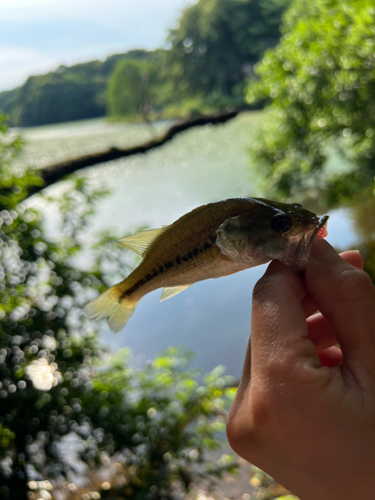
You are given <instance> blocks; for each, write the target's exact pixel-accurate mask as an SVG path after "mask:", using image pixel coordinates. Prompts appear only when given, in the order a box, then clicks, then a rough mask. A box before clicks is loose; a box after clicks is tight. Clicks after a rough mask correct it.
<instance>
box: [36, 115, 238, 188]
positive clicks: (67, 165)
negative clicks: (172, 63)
mask: <svg viewBox="0 0 375 500" xmlns="http://www.w3.org/2000/svg"><path fill="white" fill-rule="evenodd" d="M238 113H239V111H237V110H234V111H228V112H225V113H219V114H212V115H203V116H199V117H197V118H190V119H188V120H185V121H183V122H181V123H177V124H176V125H173V126H172V127H171V128H170V129H168V130H167V131H166V132H165V134H163V135H162V136H161V137H158V138H156V139H152V140H151V141H148V142H145V143H144V144H140V145H138V146H134V147H131V148H126V149H119V148H110V149H108V150H107V151H103V152H100V153H94V154H91V155H86V156H80V157H78V158H73V159H72V160H67V161H64V162H62V163H57V164H55V165H49V166H48V167H44V168H42V169H41V170H40V176H41V177H42V179H43V181H44V183H43V185H42V186H35V187H34V188H33V189H32V190H30V192H29V196H31V195H33V194H36V193H38V192H39V191H41V190H42V189H44V188H46V187H48V186H51V185H52V184H55V182H58V181H59V180H61V179H62V178H63V177H65V176H66V175H70V174H72V173H74V172H77V171H78V170H81V169H82V168H86V167H91V166H93V165H97V164H98V163H104V162H107V161H112V160H117V159H118V158H124V157H127V156H132V155H136V154H139V153H146V152H147V151H150V150H151V149H154V148H158V147H160V146H162V145H163V144H165V143H166V142H168V141H170V140H172V139H173V137H174V136H175V135H177V134H179V133H180V132H183V131H185V130H188V129H190V128H193V127H200V126H202V125H207V124H209V123H211V124H217V123H225V122H227V121H228V120H231V119H232V118H234V117H235V116H237V114H238Z"/></svg>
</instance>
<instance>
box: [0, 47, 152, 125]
mask: <svg viewBox="0 0 375 500" xmlns="http://www.w3.org/2000/svg"><path fill="white" fill-rule="evenodd" d="M159 57H160V50H157V51H155V52H148V51H145V50H131V51H129V52H127V53H125V54H116V55H112V56H110V57H108V58H107V59H106V60H105V61H103V62H102V61H90V62H87V63H82V64H76V65H74V66H70V67H67V66H60V67H59V68H58V69H57V70H56V71H53V72H50V73H47V74H46V75H39V76H31V77H29V78H28V79H27V80H26V82H25V83H24V84H23V85H22V86H21V87H18V88H16V89H14V90H9V91H6V92H0V112H3V113H5V114H7V115H8V116H9V121H10V124H11V125H12V126H20V127H31V126H36V125H45V124H49V123H58V122H64V121H72V120H83V119H86V118H93V117H97V116H104V115H105V114H106V96H105V93H106V87H107V80H108V78H109V76H110V75H111V73H112V72H113V70H114V68H115V66H116V64H117V63H118V62H119V61H120V60H123V59H138V60H147V61H150V62H157V61H158V59H159Z"/></svg>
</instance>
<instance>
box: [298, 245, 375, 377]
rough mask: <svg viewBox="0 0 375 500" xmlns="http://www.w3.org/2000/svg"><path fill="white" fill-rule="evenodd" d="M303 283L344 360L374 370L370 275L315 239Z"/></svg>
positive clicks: (374, 294)
mask: <svg viewBox="0 0 375 500" xmlns="http://www.w3.org/2000/svg"><path fill="white" fill-rule="evenodd" d="M305 283H306V286H307V288H308V290H309V293H310V295H311V297H312V299H313V301H314V303H315V304H316V305H317V307H318V308H319V310H320V312H321V313H322V314H323V316H324V317H325V318H326V319H327V320H328V321H329V322H330V323H331V325H332V327H333V329H334V331H335V333H336V338H337V340H338V342H339V344H340V346H341V349H342V351H343V356H344V362H345V363H347V364H349V365H351V369H352V370H353V369H355V368H357V369H361V368H362V367H363V366H365V367H367V369H368V370H371V371H375V287H374V285H373V284H372V281H371V279H370V277H369V276H368V275H367V274H366V273H365V272H364V271H361V270H360V269H356V268H355V267H353V266H351V265H350V264H348V263H347V262H345V261H344V260H343V259H341V258H340V257H339V255H338V254H337V253H336V251H335V250H334V249H333V248H332V247H331V245H329V243H327V242H326V241H324V240H321V239H319V240H317V241H314V244H313V247H312V251H311V258H310V261H309V263H308V265H307V269H306V276H305Z"/></svg>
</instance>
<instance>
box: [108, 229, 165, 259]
mask: <svg viewBox="0 0 375 500" xmlns="http://www.w3.org/2000/svg"><path fill="white" fill-rule="evenodd" d="M167 229H168V226H163V227H158V228H157V229H149V230H147V231H142V232H140V233H136V234H131V235H130V236H125V237H124V238H121V240H118V242H117V243H120V245H122V246H123V247H127V248H130V249H131V250H133V251H134V252H136V253H137V254H138V255H140V256H141V257H143V256H144V254H145V253H146V251H147V249H148V247H149V246H150V245H151V243H152V242H153V241H155V240H156V238H157V237H158V236H160V235H161V234H162V233H163V232H164V231H166V230H167Z"/></svg>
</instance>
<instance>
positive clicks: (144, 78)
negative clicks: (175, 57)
mask: <svg viewBox="0 0 375 500" xmlns="http://www.w3.org/2000/svg"><path fill="white" fill-rule="evenodd" d="M157 68H158V67H157V65H156V64H153V63H150V62H148V61H137V60H131V59H129V60H122V61H120V62H119V63H118V64H117V65H116V67H115V69H114V71H113V73H112V75H111V77H110V79H109V81H108V93H107V103H108V115H110V116H127V117H132V116H136V115H141V116H143V117H145V118H148V117H149V114H150V113H151V111H152V110H153V108H155V107H157V106H158V104H160V102H158V101H160V99H158V98H159V94H160V86H161V82H160V77H159V74H158V70H157Z"/></svg>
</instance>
